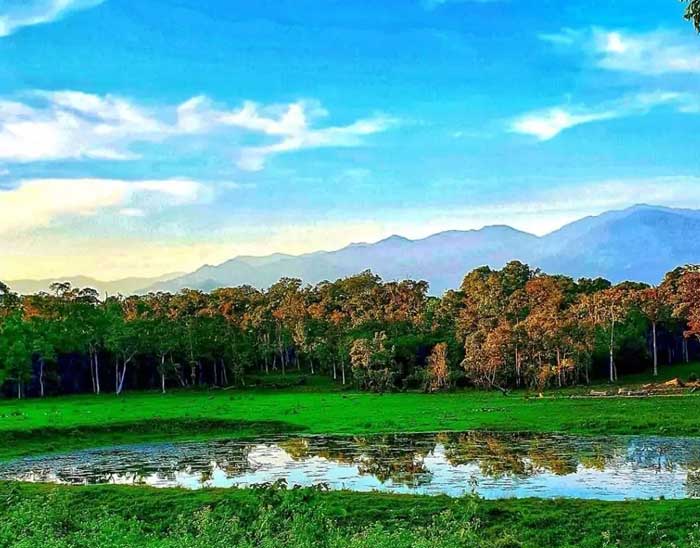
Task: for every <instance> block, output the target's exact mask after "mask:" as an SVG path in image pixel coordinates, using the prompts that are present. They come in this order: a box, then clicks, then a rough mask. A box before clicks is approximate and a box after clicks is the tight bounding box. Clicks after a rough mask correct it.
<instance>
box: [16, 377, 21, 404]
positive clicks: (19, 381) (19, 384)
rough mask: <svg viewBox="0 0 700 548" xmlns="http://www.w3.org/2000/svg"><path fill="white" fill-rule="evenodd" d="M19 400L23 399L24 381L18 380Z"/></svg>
mask: <svg viewBox="0 0 700 548" xmlns="http://www.w3.org/2000/svg"><path fill="white" fill-rule="evenodd" d="M17 399H18V400H21V399H22V381H21V380H19V379H17Z"/></svg>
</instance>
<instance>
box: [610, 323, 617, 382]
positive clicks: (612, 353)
mask: <svg viewBox="0 0 700 548" xmlns="http://www.w3.org/2000/svg"><path fill="white" fill-rule="evenodd" d="M615 377H616V375H615V320H613V321H612V324H611V325H610V382H615Z"/></svg>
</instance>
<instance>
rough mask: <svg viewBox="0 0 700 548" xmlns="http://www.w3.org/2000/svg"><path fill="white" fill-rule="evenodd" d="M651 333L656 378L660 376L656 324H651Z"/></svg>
mask: <svg viewBox="0 0 700 548" xmlns="http://www.w3.org/2000/svg"><path fill="white" fill-rule="evenodd" d="M651 333H652V335H651V336H652V339H653V344H654V376H655V377H656V376H658V375H659V352H658V349H657V347H656V322H651Z"/></svg>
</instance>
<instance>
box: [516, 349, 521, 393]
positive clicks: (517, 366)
mask: <svg viewBox="0 0 700 548" xmlns="http://www.w3.org/2000/svg"><path fill="white" fill-rule="evenodd" d="M515 385H516V386H518V387H519V386H520V352H519V350H518V345H515Z"/></svg>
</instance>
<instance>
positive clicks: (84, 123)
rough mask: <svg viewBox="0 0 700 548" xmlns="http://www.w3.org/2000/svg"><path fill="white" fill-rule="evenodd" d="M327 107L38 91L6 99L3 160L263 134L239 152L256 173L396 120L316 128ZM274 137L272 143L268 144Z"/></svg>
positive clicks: (111, 153) (2, 104)
mask: <svg viewBox="0 0 700 548" xmlns="http://www.w3.org/2000/svg"><path fill="white" fill-rule="evenodd" d="M327 115H328V113H327V112H326V111H325V110H324V109H323V108H322V107H321V106H320V105H319V104H318V103H315V102H312V101H298V102H294V103H289V104H285V105H269V106H265V105H259V104H257V103H254V102H250V101H248V102H245V103H244V104H243V105H242V106H241V107H240V108H237V109H233V110H231V109H225V108H218V107H217V106H215V105H214V103H213V102H212V101H211V100H210V99H208V98H207V97H203V96H201V97H194V98H192V99H189V100H187V101H185V102H184V103H182V104H180V105H178V106H177V107H170V108H169V107H159V108H156V109H154V108H145V107H143V106H140V105H137V104H135V103H133V102H132V101H129V100H127V99H124V98H120V97H115V96H111V95H105V96H98V95H93V94H87V93H81V92H76V91H59V92H43V91H42V92H33V93H30V94H29V95H28V96H27V97H26V100H24V101H19V100H0V161H3V160H4V161H6V162H32V161H40V160H60V159H84V158H93V159H94V158H97V159H109V160H129V159H132V158H135V157H137V156H138V155H137V154H136V153H135V152H134V150H133V145H134V144H136V143H139V142H158V141H162V140H165V139H168V138H171V137H176V136H183V135H192V134H203V133H209V132H214V131H226V130H231V131H237V132H239V133H246V134H252V135H257V136H258V137H259V139H263V140H264V142H262V143H261V144H260V145H257V146H247V147H244V148H242V149H240V150H238V151H235V156H236V157H237V163H238V165H239V167H241V168H242V169H246V170H251V171H256V170H260V169H262V168H263V166H264V164H265V161H266V159H267V158H268V157H269V156H271V155H274V154H278V153H282V152H291V151H296V150H302V149H309V148H321V147H345V146H358V145H360V144H362V137H364V136H367V135H371V134H374V133H379V132H382V131H385V130H387V129H388V128H389V127H390V126H391V125H392V124H393V123H394V120H393V119H391V118H389V117H386V116H382V115H376V116H373V117H370V118H366V119H360V120H357V121H355V122H353V123H350V124H348V125H344V126H328V127H321V128H316V127H314V124H313V123H314V122H315V121H317V120H319V119H321V118H323V117H325V116H327ZM270 140H272V141H273V142H271V143H270V142H266V141H270Z"/></svg>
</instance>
